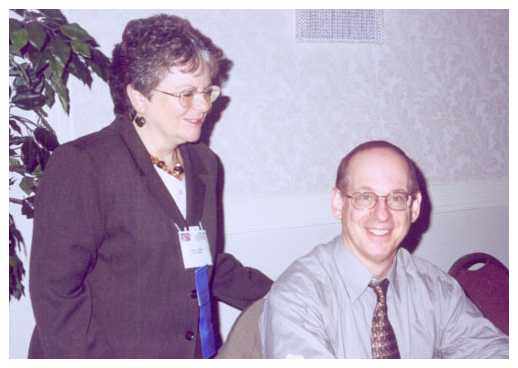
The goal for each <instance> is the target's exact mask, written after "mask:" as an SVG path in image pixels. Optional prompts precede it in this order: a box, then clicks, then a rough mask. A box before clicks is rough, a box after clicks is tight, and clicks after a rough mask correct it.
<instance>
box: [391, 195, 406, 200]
mask: <svg viewBox="0 0 518 368" xmlns="http://www.w3.org/2000/svg"><path fill="white" fill-rule="evenodd" d="M392 200H393V201H395V202H406V195H405V194H402V193H401V194H393V195H392Z"/></svg>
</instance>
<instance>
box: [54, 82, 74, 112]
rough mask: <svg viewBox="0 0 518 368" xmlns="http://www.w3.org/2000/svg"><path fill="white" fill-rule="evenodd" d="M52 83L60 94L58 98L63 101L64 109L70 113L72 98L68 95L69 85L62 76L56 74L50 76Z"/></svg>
mask: <svg viewBox="0 0 518 368" xmlns="http://www.w3.org/2000/svg"><path fill="white" fill-rule="evenodd" d="M50 83H51V85H52V88H54V91H55V92H56V93H57V94H58V99H59V102H60V103H61V106H62V107H63V110H65V112H66V113H67V114H68V113H69V112H70V105H69V101H70V98H69V96H68V89H67V87H66V86H65V85H64V84H63V82H62V80H61V78H60V77H56V76H55V75H54V74H52V77H51V78H50Z"/></svg>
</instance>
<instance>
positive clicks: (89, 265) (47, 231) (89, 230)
mask: <svg viewBox="0 0 518 368" xmlns="http://www.w3.org/2000/svg"><path fill="white" fill-rule="evenodd" d="M102 222H103V220H102V213H101V210H100V205H99V195H98V188H97V182H96V171H95V170H94V168H93V165H92V162H91V160H90V159H89V157H88V156H87V155H86V153H84V152H83V151H81V150H79V149H78V148H76V147H75V146H73V145H64V146H61V147H59V148H58V149H57V150H56V151H55V152H54V153H53V155H52V157H51V159H50V160H49V163H48V166H47V168H46V170H45V173H44V177H43V178H42V180H41V183H40V185H39V187H38V190H37V195H36V203H35V214H34V228H33V238H32V246H31V255H30V283H29V290H30V296H31V301H32V307H33V311H34V316H35V319H36V325H37V331H38V338H39V340H40V344H41V348H42V350H43V354H44V355H45V357H47V358H78V357H84V356H85V355H88V356H101V355H105V354H106V351H105V350H106V349H108V347H107V345H106V344H105V343H104V340H103V338H102V336H101V335H102V334H101V333H100V332H99V331H96V330H95V328H96V327H94V326H93V325H94V324H93V323H92V321H93V310H92V294H91V289H90V285H89V283H88V274H89V273H90V272H91V271H92V270H93V269H94V268H95V262H96V254H97V253H96V249H97V247H98V245H99V244H100V242H101V241H102V237H103V226H102ZM87 352H88V354H86V353H87Z"/></svg>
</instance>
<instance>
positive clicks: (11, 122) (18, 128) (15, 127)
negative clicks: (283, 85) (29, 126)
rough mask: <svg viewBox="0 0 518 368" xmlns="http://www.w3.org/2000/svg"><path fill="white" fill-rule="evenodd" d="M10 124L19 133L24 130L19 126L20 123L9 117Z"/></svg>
mask: <svg viewBox="0 0 518 368" xmlns="http://www.w3.org/2000/svg"><path fill="white" fill-rule="evenodd" d="M9 126H10V127H11V128H13V129H14V130H15V131H16V132H18V134H22V130H21V129H20V127H19V126H18V123H17V122H16V120H14V119H9Z"/></svg>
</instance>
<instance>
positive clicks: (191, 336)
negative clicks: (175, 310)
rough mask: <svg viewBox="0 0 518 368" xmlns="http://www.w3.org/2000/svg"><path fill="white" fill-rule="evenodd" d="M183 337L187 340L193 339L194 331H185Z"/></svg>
mask: <svg viewBox="0 0 518 368" xmlns="http://www.w3.org/2000/svg"><path fill="white" fill-rule="evenodd" d="M185 339H186V340H189V341H192V340H193V339H194V332H192V331H187V332H186V333H185Z"/></svg>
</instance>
